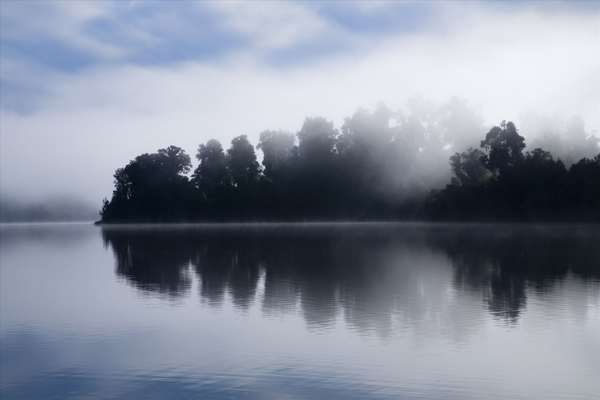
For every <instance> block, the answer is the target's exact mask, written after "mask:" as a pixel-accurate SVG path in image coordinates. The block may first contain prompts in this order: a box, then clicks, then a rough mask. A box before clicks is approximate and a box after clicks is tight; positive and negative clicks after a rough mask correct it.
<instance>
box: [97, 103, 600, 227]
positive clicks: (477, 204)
mask: <svg viewBox="0 0 600 400" xmlns="http://www.w3.org/2000/svg"><path fill="white" fill-rule="evenodd" d="M409 105H410V113H408V114H403V113H400V112H392V111H390V110H389V109H388V108H387V107H385V106H384V105H382V104H380V105H379V106H378V107H377V109H376V110H375V111H374V112H373V113H370V112H368V111H366V110H364V109H359V110H358V111H357V112H356V113H355V114H354V115H353V116H352V117H350V118H346V119H345V122H344V124H343V126H342V127H341V130H340V131H338V130H337V129H336V128H335V127H334V125H333V123H332V122H331V121H328V120H327V119H325V118H322V117H316V118H306V119H305V121H304V124H303V125H302V128H301V129H300V131H299V132H298V133H297V134H296V135H293V134H292V133H289V132H285V131H264V132H262V133H261V134H260V141H259V143H258V145H257V148H258V149H260V150H261V151H262V153H263V160H262V168H261V167H260V164H259V163H258V161H257V157H256V154H255V150H254V146H253V145H252V144H251V143H250V142H249V140H248V137H247V136H246V135H241V136H238V137H236V138H234V139H233V140H232V141H231V147H230V148H229V149H227V150H226V151H225V150H224V149H223V146H222V145H221V143H219V142H218V141H217V140H214V139H211V140H209V141H208V142H207V143H206V144H201V145H200V146H199V148H198V152H197V154H196V158H197V159H198V161H199V165H198V167H197V168H196V169H195V170H194V172H193V174H192V175H191V177H188V176H187V175H186V174H187V173H188V172H190V171H191V169H192V164H191V160H190V157H189V156H188V155H187V154H186V153H185V151H184V150H182V149H180V148H178V147H175V146H171V147H169V148H167V149H161V150H159V151H158V152H157V153H155V154H143V155H140V156H138V157H136V158H135V159H134V160H132V161H131V162H130V163H129V164H128V165H127V166H125V167H124V168H120V169H118V170H117V171H116V173H115V175H114V177H115V190H114V192H113V196H112V199H111V200H110V201H108V200H107V199H105V200H104V205H103V208H102V211H101V215H102V222H106V223H111V222H182V221H189V222H197V221H298V220H300V221H309V220H313V221H314V220H319V221H328V220H403V219H429V220H477V221H531V220H565V221H567V220H585V221H589V220H596V221H600V154H598V155H594V154H597V153H598V144H597V143H598V140H597V139H596V138H595V137H594V136H589V137H588V135H585V134H583V136H582V137H580V139H582V140H583V141H584V142H585V143H586V144H588V145H589V147H587V148H585V146H584V147H583V149H581V148H578V149H576V151H575V150H573V147H576V146H570V147H571V148H569V143H568V142H566V141H564V143H563V146H562V148H563V150H565V149H566V151H569V152H570V153H569V154H571V155H572V154H576V153H577V154H584V155H589V157H587V158H585V157H584V158H582V159H580V160H579V161H577V162H572V163H571V165H570V168H567V166H566V165H565V163H564V162H563V161H561V159H555V158H554V157H553V155H551V154H550V153H549V152H547V151H545V150H542V149H541V148H536V149H535V150H532V151H528V152H525V153H524V150H525V148H526V144H525V139H524V138H523V137H522V136H521V135H519V132H518V130H517V127H516V126H515V124H514V123H512V122H508V123H506V122H504V121H503V122H502V124H501V125H500V126H495V127H492V128H491V129H489V132H488V133H487V134H486V135H485V138H484V140H480V143H479V149H477V148H473V147H472V146H473V145H476V138H477V136H479V137H481V136H482V132H485V130H486V129H485V128H484V127H483V119H482V118H481V115H480V113H479V112H478V111H477V109H475V108H472V107H469V106H468V104H467V103H466V102H464V101H461V100H458V99H452V100H451V101H450V102H448V103H447V104H445V105H443V106H441V107H433V106H432V105H431V104H429V103H426V102H424V101H423V100H421V99H418V98H415V99H413V100H412V101H411V102H410V103H409ZM393 121H395V124H393V123H391V122H393ZM581 129H582V127H581ZM579 136H581V135H579ZM579 136H578V137H579ZM296 138H297V139H298V143H297V144H296ZM469 146H470V147H469ZM580 147H581V146H580ZM467 148H468V149H467ZM453 150H464V151H462V152H457V151H455V153H454V155H452V151H453ZM448 159H449V165H448V161H447V160H448ZM451 173H453V175H454V177H452V176H451ZM448 181H451V183H450V184H449V185H447V186H446V187H445V188H444V189H442V190H437V189H432V188H436V187H441V186H443V185H444V183H445V182H448Z"/></svg>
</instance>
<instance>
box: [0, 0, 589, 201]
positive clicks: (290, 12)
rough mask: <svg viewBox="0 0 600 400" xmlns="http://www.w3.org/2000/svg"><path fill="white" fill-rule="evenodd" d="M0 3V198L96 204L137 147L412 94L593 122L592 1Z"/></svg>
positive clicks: (254, 129) (255, 130)
mask: <svg viewBox="0 0 600 400" xmlns="http://www.w3.org/2000/svg"><path fill="white" fill-rule="evenodd" d="M0 7H1V9H0V18H1V20H0V29H1V31H0V63H1V64H0V96H1V106H0V113H1V114H0V116H1V117H2V119H1V120H0V124H1V125H0V127H1V133H2V135H1V140H2V146H1V148H0V151H1V152H2V153H1V154H0V155H1V161H0V162H1V163H2V165H1V166H2V168H1V169H0V174H1V179H0V185H1V189H2V192H3V193H11V194H14V195H23V196H32V197H41V196H44V195H47V194H52V193H60V194H63V193H66V194H71V195H74V196H80V197H85V198H86V199H89V200H90V201H94V202H99V200H98V199H101V198H102V197H104V196H110V192H111V190H112V177H111V176H112V173H113V172H114V170H115V169H116V168H118V167H121V166H123V165H124V164H126V163H127V162H128V161H129V160H130V159H132V158H134V157H135V156H136V155H138V154H141V153H143V152H153V151H156V150H157V149H158V148H161V147H166V146H168V145H171V144H174V145H178V146H180V147H183V148H184V149H185V150H186V151H187V152H188V153H190V154H192V155H193V154H195V150H196V149H197V147H198V145H199V144H200V143H203V142H206V141H207V140H208V139H210V138H211V137H215V138H217V139H219V140H221V141H222V142H223V143H227V142H228V141H229V140H230V139H231V138H233V137H234V136H237V135H240V134H248V135H249V137H250V138H251V139H252V140H253V141H254V142H256V139H257V138H258V135H259V133H260V132H261V131H262V130H264V129H278V128H283V129H288V130H290V131H294V132H295V131H297V130H298V129H299V128H300V126H301V124H302V121H303V119H304V117H306V116H314V115H323V116H326V117H328V118H330V119H332V120H333V121H334V122H335V124H336V125H337V126H339V125H340V124H341V121H342V120H343V118H344V117H346V116H348V115H351V114H352V113H353V112H354V111H355V110H356V109H357V108H358V107H361V106H362V107H366V108H373V107H374V106H375V104H376V103H377V102H379V101H384V102H385V103H386V104H388V106H389V107H390V108H392V109H398V108H402V107H404V106H405V104H406V99H407V98H408V97H410V96H412V95H414V94H421V95H422V96H424V97H426V98H429V99H431V100H432V101H435V102H443V101H445V100H448V99H449V98H450V97H451V96H459V97H461V98H466V99H468V100H469V101H471V102H473V103H474V104H479V105H481V106H482V108H483V110H484V115H485V116H486V119H487V120H488V121H489V122H490V123H494V122H496V121H499V120H501V119H514V120H518V118H519V114H520V113H522V112H523V111H526V110H528V109H531V108H536V109H538V110H539V111H542V112H548V113H554V112H556V111H560V112H563V113H564V114H565V115H571V114H573V113H580V114H582V115H583V116H584V119H585V121H586V123H587V128H588V130H590V131H591V130H593V129H598V126H599V125H600V123H599V119H600V117H599V115H598V109H599V108H600V100H599V92H600V88H599V75H600V67H599V65H600V40H599V37H600V30H599V25H600V23H599V20H600V18H599V17H600V3H598V2H596V1H586V2H550V1H532V2H515V1H508V2H489V1H488V2H484V1H464V2H444V1H432V2H424V1H421V2H409V1H397V2H366V1H365V2H340V1H331V2H318V1H307V2H291V1H290V2H276V1H268V2H260V1H253V2H216V1H206V2H197V1H180V2H160V1H151V2H129V1H90V2H83V1H57V2H53V1H43V2H36V1H26V2H17V1H2V2H1V3H0ZM496 123H497V122H496ZM115 143H118V145H117V146H115ZM17 148H22V149H25V150H24V151H19V152H15V149H17ZM48 150H50V151H48ZM74 165H77V166H79V167H78V169H76V170H74V168H73V166H74ZM15 171H18V172H15ZM23 174H24V175H26V176H27V177H28V179H29V181H28V182H29V183H28V184H27V185H24V184H22V182H23V179H22V177H23ZM31 182H34V183H35V184H34V185H32V184H31ZM65 182H66V183H65ZM32 187H35V188H36V189H35V190H33V189H32ZM67 192H68V193H67Z"/></svg>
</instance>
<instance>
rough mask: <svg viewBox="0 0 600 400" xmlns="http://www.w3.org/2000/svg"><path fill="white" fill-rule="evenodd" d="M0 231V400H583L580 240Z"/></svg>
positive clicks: (596, 299) (594, 229)
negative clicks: (165, 399)
mask: <svg viewBox="0 0 600 400" xmlns="http://www.w3.org/2000/svg"><path fill="white" fill-rule="evenodd" d="M0 233H1V241H0V285H1V287H0V289H1V291H0V300H1V301H0V338H1V340H0V398H2V399H3V400H8V399H51V398H61V399H62V398H73V399H77V398H85V399H95V398H98V399H131V398H194V397H201V398H207V399H229V398H239V399H320V398H323V399H324V398H327V399H336V398H340V399H390V398H394V399H483V398H485V399H598V398H600V227H598V226H587V227H581V226H580V227H574V226H560V225H536V226H526V225H433V224H416V223H414V224H307V225H301V224H298V225H293V224H292V225H286V224H281V225H277V224H274V225H235V224H233V225H169V226H121V227H119V226H111V227H95V226H92V225H91V224H40V225H26V224H24V225H2V226H1V228H0Z"/></svg>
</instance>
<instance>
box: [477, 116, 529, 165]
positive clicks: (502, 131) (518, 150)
mask: <svg viewBox="0 0 600 400" xmlns="http://www.w3.org/2000/svg"><path fill="white" fill-rule="evenodd" d="M481 147H482V148H483V149H485V150H486V151H487V152H488V154H487V155H485V156H483V158H482V161H483V163H484V164H485V166H486V168H487V169H489V170H490V171H492V172H493V173H497V172H499V173H500V174H502V171H503V170H505V169H506V168H510V167H512V166H514V165H515V163H516V162H518V161H519V160H521V159H522V158H523V149H524V148H525V138H524V137H523V136H521V135H519V133H518V132H517V127H516V126H515V124H514V123H513V122H510V121H509V122H506V121H502V123H501V124H500V126H495V127H493V128H492V129H491V130H490V131H489V132H488V133H487V135H486V136H485V140H482V141H481Z"/></svg>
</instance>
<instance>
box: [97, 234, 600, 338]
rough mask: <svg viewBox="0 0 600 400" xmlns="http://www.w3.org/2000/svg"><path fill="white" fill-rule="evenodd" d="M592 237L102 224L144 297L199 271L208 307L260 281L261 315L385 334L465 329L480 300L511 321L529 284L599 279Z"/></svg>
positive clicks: (177, 288) (599, 257)
mask: <svg viewBox="0 0 600 400" xmlns="http://www.w3.org/2000/svg"><path fill="white" fill-rule="evenodd" d="M598 233H600V232H598V228H595V227H588V228H581V229H578V228H574V227H551V226H545V227H531V226H508V225H507V226H501V225H428V224H397V225H394V224H389V225H375V224H373V225H360V224H356V225H354V224H348V225H305V226H302V225H291V226H286V225H259V226H253V225H238V226H236V225H223V226H217V227H215V226H201V225H190V226H179V227H178V226H166V227H156V228H150V227H144V228H119V227H110V226H109V227H103V228H102V236H103V239H104V242H105V244H106V246H108V247H111V248H112V249H113V251H114V254H115V260H116V267H115V270H116V274H117V275H118V276H120V277H123V278H124V279H125V280H126V281H127V282H128V283H129V284H130V285H132V286H133V287H135V288H137V289H139V290H140V291H141V292H142V293H146V294H150V295H152V294H158V295H159V296H162V297H165V296H166V297H167V298H171V299H174V298H179V297H182V296H186V295H187V294H189V292H190V289H191V285H192V280H193V276H192V275H193V273H195V274H196V276H197V278H198V281H199V288H200V289H199V290H200V296H201V298H202V299H203V301H206V302H207V304H209V305H211V306H218V305H220V304H222V303H223V301H224V299H225V298H226V296H230V298H231V300H232V303H233V305H234V306H235V307H236V308H237V309H239V310H245V309H247V308H248V307H249V306H250V305H251V304H252V303H253V301H255V300H256V299H257V298H258V297H257V293H258V292H259V289H260V291H261V296H260V301H261V309H262V312H263V315H265V316H273V315H287V314H290V313H296V312H298V311H300V312H301V313H302V315H303V317H304V320H305V321H306V323H307V326H308V327H309V328H314V329H328V328H331V327H332V326H334V323H335V320H336V318H337V316H338V315H342V316H343V318H344V319H345V321H346V323H347V324H348V325H349V326H351V327H353V328H354V329H356V330H357V331H358V332H363V333H368V332H376V333H377V334H378V335H380V336H382V337H385V336H387V335H389V334H390V332H392V330H393V324H394V321H400V322H401V323H403V324H409V325H410V326H411V327H412V329H413V330H415V332H416V333H418V332H419V331H420V330H427V331H431V330H432V329H436V330H438V331H440V332H447V333H448V332H449V333H448V334H451V335H457V336H458V337H460V336H461V335H463V334H464V333H461V332H460V330H461V329H463V328H462V326H463V325H476V324H469V323H465V321H464V319H465V318H467V319H468V318H471V319H473V321H476V320H477V319H478V318H483V316H482V315H480V313H481V307H480V306H478V307H473V304H474V303H473V299H477V298H479V299H480V300H479V304H481V302H483V304H484V308H485V309H487V311H488V312H489V313H490V314H491V316H492V317H493V318H495V319H497V320H499V321H501V322H502V323H504V324H507V325H509V326H515V325H517V324H518V321H519V318H520V315H521V313H522V311H523V310H524V309H525V307H526V305H527V294H528V292H529V291H531V290H534V291H535V292H536V293H540V294H543V293H545V292H547V291H548V290H550V289H551V288H552V287H553V285H554V284H555V282H557V281H559V280H561V279H563V278H564V277H565V276H566V275H567V274H568V273H569V272H571V273H572V274H574V275H575V276H577V277H578V278H580V279H582V280H595V281H597V280H599V279H600V267H599V266H600V234H598ZM192 271H193V272H192ZM261 276H262V277H263V279H262V282H264V286H263V287H262V288H260V286H262V284H259V283H260V282H261ZM465 299H467V301H465ZM475 303H477V302H475ZM461 318H462V319H463V321H462V322H461V323H456V322H455V320H457V319H458V320H460V319H461ZM467 322H468V321H467Z"/></svg>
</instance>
